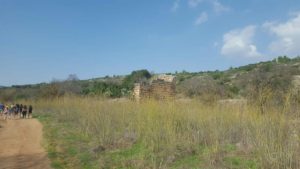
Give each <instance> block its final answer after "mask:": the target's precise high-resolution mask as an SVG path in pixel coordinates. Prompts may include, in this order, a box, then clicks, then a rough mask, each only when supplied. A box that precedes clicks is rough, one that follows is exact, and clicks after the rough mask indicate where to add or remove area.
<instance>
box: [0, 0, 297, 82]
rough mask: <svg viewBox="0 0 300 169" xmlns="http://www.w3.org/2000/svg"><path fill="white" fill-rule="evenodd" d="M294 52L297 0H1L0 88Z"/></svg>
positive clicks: (209, 66)
mask: <svg viewBox="0 0 300 169" xmlns="http://www.w3.org/2000/svg"><path fill="white" fill-rule="evenodd" d="M299 54H300V1H299V0H247V1H246V0H0V60H1V61H0V72H1V80H0V86H1V85H13V84H28V83H39V82H49V81H51V80H52V79H53V78H57V79H63V78H66V77H67V76H68V75H69V74H77V76H78V77H79V78H80V79H88V78H94V77H101V76H105V75H123V74H128V73H130V72H131V71H132V70H137V69H144V68H145V69H148V70H149V71H153V72H156V73H162V72H175V71H182V70H186V71H203V70H216V69H219V70H224V69H227V68H229V67H230V66H240V65H245V64H248V63H254V62H258V61H263V60H269V59H272V58H275V57H277V56H279V55H288V56H291V57H294V56H297V55H299Z"/></svg>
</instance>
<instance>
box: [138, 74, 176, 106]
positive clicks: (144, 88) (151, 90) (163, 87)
mask: <svg viewBox="0 0 300 169" xmlns="http://www.w3.org/2000/svg"><path fill="white" fill-rule="evenodd" d="M175 94H176V88H175V77H174V76H170V75H160V76H158V77H156V78H154V79H153V80H152V81H151V82H150V83H149V84H146V83H136V84H135V86H134V90H133V95H134V98H135V99H136V100H141V99H145V98H146V99H147V98H154V99H158V100H165V99H172V98H174V97H175Z"/></svg>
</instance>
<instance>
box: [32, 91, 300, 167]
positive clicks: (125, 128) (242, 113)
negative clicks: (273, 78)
mask: <svg viewBox="0 0 300 169" xmlns="http://www.w3.org/2000/svg"><path fill="white" fill-rule="evenodd" d="M289 99H290V100H288V101H287V103H289V104H285V105H282V106H283V107H285V108H284V109H281V108H279V107H273V106H271V107H268V106H266V108H265V113H264V114H261V112H260V107H259V105H256V104H254V105H250V104H249V105H247V104H245V103H239V104H222V103H211V104H206V103H203V102H202V101H200V100H197V99H193V100H190V101H188V102H187V101H175V102H162V101H160V102H157V101H154V100H148V101H144V102H140V103H139V104H137V103H136V102H132V101H129V100H120V101H115V100H106V99H101V98H98V99H97V98H95V97H93V98H89V97H85V98H80V97H61V98H57V99H52V100H37V101H36V102H35V103H34V105H35V107H36V113H37V117H38V118H39V119H40V120H41V121H42V123H43V124H44V130H45V138H46V144H45V145H46V148H47V149H48V151H49V157H50V158H51V160H52V164H53V167H54V168H211V169H214V168H237V169H244V168H251V169H252V168H253V169H256V168H257V169H258V168H266V169H268V168H270V169H282V168H297V166H298V165H299V164H298V161H299V158H300V157H299V155H298V152H299V147H298V141H299V138H298V136H299V135H300V132H299V130H297V128H299V127H300V123H299V122H300V112H299V110H300V109H299V104H298V103H296V102H295V104H291V103H294V101H292V100H291V99H292V97H290V98H289ZM292 107H297V109H294V111H291V110H292V109H291V108H292ZM287 110H288V113H286V111H287Z"/></svg>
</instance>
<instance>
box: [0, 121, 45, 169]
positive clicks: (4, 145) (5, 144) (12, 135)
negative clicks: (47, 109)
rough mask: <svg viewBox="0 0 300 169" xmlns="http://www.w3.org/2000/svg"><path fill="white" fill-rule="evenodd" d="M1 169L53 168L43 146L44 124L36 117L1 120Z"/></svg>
mask: <svg viewBox="0 0 300 169" xmlns="http://www.w3.org/2000/svg"><path fill="white" fill-rule="evenodd" d="M0 123H1V128H0V169H29V168H30V169H51V167H50V160H49V159H48V156H47V152H46V151H45V150H44V149H43V147H42V146H41V143H42V138H43V126H42V124H41V123H40V122H39V121H38V120H36V119H17V120H6V121H1V122H0Z"/></svg>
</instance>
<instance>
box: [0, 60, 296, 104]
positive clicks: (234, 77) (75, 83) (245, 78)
mask: <svg viewBox="0 0 300 169" xmlns="http://www.w3.org/2000/svg"><path fill="white" fill-rule="evenodd" d="M169 74H172V75H174V76H176V85H177V95H178V97H199V98H202V99H207V100H211V99H226V98H245V97H248V98H249V97H254V95H255V94H253V93H256V92H257V91H261V90H265V89H264V88H268V89H270V90H272V91H273V92H274V91H281V92H285V91H287V90H288V89H289V88H290V86H291V81H292V78H293V76H294V75H300V57H296V58H293V59H291V58H288V57H286V56H284V57H278V58H276V59H274V60H272V61H267V62H260V63H255V64H249V65H245V66H241V67H236V68H229V69H228V70H226V71H218V70H216V71H203V72H186V71H183V72H176V73H169ZM153 76H154V74H151V73H149V71H147V70H137V71H133V72H132V73H131V74H130V75H127V76H113V77H109V76H106V77H100V78H93V79H88V80H79V79H78V78H77V77H76V75H70V76H69V77H68V78H67V79H66V80H63V81H53V82H51V83H40V84H33V85H15V86H12V87H0V99H1V100H3V101H9V100H11V101H13V100H16V99H37V98H41V97H43V98H45V97H46V98H51V97H60V96H63V95H66V94H74V95H83V96H86V95H89V96H102V97H111V98H116V97H130V96H131V91H132V88H133V84H134V83H135V82H141V81H148V80H150V79H151V77H153ZM251 95H253V96H251Z"/></svg>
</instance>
